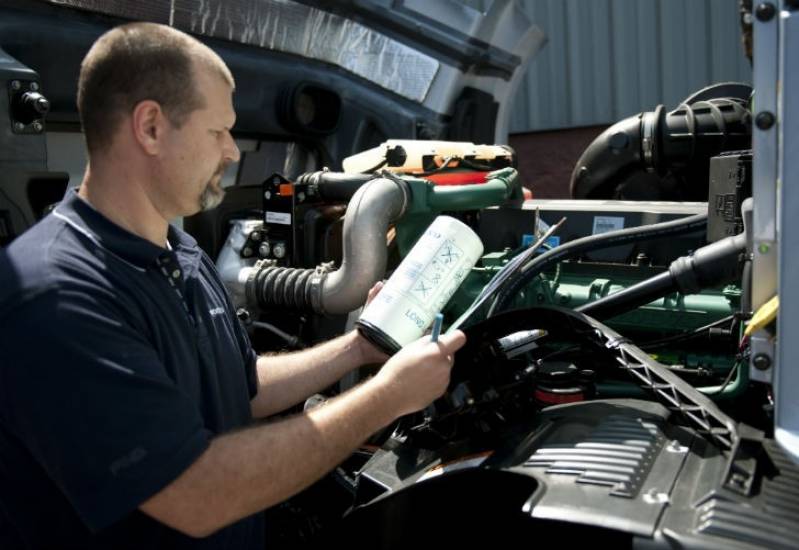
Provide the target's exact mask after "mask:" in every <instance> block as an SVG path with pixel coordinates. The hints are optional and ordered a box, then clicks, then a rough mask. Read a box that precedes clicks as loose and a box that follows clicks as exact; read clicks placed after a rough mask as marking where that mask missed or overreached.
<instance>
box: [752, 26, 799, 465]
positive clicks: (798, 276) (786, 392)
mask: <svg viewBox="0 0 799 550" xmlns="http://www.w3.org/2000/svg"><path fill="white" fill-rule="evenodd" d="M780 26H781V28H780V42H781V45H780V46H781V47H780V61H779V64H780V82H781V83H782V89H781V90H778V92H777V93H778V94H779V95H778V105H779V107H778V110H779V115H778V124H777V127H778V132H779V136H778V143H779V146H778V147H779V148H778V159H779V162H778V165H779V174H778V176H779V181H780V182H781V185H779V186H778V189H779V206H778V211H777V215H778V219H779V229H778V241H779V264H778V265H779V296H780V318H779V323H778V329H777V330H778V332H777V364H776V368H775V372H774V382H775V383H774V393H775V399H776V402H775V405H776V411H775V412H776V414H775V438H776V439H777V442H778V443H780V444H781V445H782V446H783V448H785V450H786V451H787V452H788V453H789V454H790V455H791V456H792V457H793V459H794V460H795V461H799V399H797V388H799V362H798V359H797V358H799V339H797V337H796V329H797V327H796V326H795V325H794V323H797V322H799V286H798V285H797V281H799V254H798V253H797V251H799V223H797V213H799V154H798V153H799V101H796V98H797V97H799V71H797V69H799V11H792V12H789V11H783V12H782V17H781V19H780ZM759 93H760V92H759V90H758V94H759ZM755 284H756V285H757V282H755Z"/></svg>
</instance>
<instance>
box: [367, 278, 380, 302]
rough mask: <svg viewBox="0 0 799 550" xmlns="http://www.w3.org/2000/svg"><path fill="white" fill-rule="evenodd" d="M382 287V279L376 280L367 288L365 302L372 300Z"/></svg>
mask: <svg viewBox="0 0 799 550" xmlns="http://www.w3.org/2000/svg"><path fill="white" fill-rule="evenodd" d="M382 288H383V281H377V282H376V283H375V284H374V285H373V286H372V288H370V289H369V292H367V293H366V303H367V304H369V302H371V301H372V300H374V299H375V296H377V293H378V292H380V291H381V290H382Z"/></svg>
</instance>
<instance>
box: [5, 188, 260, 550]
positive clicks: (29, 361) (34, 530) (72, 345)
mask: <svg viewBox="0 0 799 550" xmlns="http://www.w3.org/2000/svg"><path fill="white" fill-rule="evenodd" d="M168 238H169V243H170V245H171V250H169V249H167V248H161V247H159V246H156V245H154V244H152V243H150V242H149V241H146V240H144V239H142V238H140V237H138V236H136V235H133V234H132V233H129V232H128V231H126V230H125V229H123V228H121V227H119V226H117V225H116V224H114V223H113V222H111V221H110V220H108V219H107V218H105V217H104V216H103V215H101V214H100V213H99V212H97V211H96V210H95V209H94V208H92V207H91V206H90V205H89V204H88V203H86V202H85V201H84V200H82V199H81V198H80V197H78V195H77V193H75V192H74V191H70V192H69V193H68V194H67V197H66V198H65V199H64V201H63V202H62V203H61V204H60V205H59V206H58V207H57V208H56V209H55V211H54V212H53V213H51V214H50V215H49V216H47V217H46V218H45V219H44V220H42V221H41V222H40V223H39V224H37V225H36V226H34V227H33V228H31V229H30V230H29V231H28V232H26V233H25V234H23V235H22V236H20V237H19V238H18V239H17V240H16V241H14V242H13V243H12V244H11V245H10V246H9V247H8V248H7V249H5V250H2V249H0V547H2V548H115V549H116V548H147V549H151V548H236V549H247V548H262V547H263V523H262V518H261V517H260V515H257V516H253V517H251V518H247V519H245V520H242V521H240V522H238V523H236V524H234V525H232V526H230V527H228V528H226V529H223V530H221V531H220V532H218V533H216V534H214V535H212V536H211V537H208V538H205V539H192V538H190V537H186V536H184V535H182V534H180V533H179V532H177V531H174V530H172V529H170V528H168V527H166V526H164V525H162V524H160V523H158V522H156V521H154V520H152V519H151V518H149V517H148V516H146V515H145V514H143V513H141V512H139V511H137V508H138V506H139V505H140V504H141V503H142V502H144V501H145V500H147V499H148V498H149V497H151V496H153V495H154V494H156V493H157V492H158V491H159V490H161V489H162V488H164V487H165V486H166V485H168V484H169V483H170V482H171V481H173V480H174V479H175V478H177V477H178V476H179V475H180V474H181V473H182V472H183V471H184V470H186V468H188V467H189V466H190V465H191V464H192V463H193V462H194V461H195V460H196V459H197V458H198V457H199V456H200V455H201V454H202V453H203V452H204V451H205V450H206V449H207V447H208V445H209V441H210V439H211V438H212V437H213V436H214V435H216V434H221V433H224V432H228V431H230V430H233V429H236V428H240V427H242V426H245V425H247V424H248V423H250V422H251V420H252V418H251V413H250V399H251V398H252V397H254V395H255V393H256V391H257V379H256V375H255V359H256V357H255V353H254V351H253V350H252V348H251V346H250V342H249V339H248V338H247V335H246V333H245V332H244V331H243V329H242V327H241V326H240V324H239V322H238V320H237V318H236V316H235V312H234V310H233V307H232V305H231V303H230V300H229V298H228V296H227V294H226V292H225V289H224V286H223V285H222V282H221V281H220V279H219V277H218V274H217V272H216V270H215V268H214V265H213V263H212V262H211V261H210V259H209V258H208V257H207V256H206V255H205V254H204V253H203V252H202V250H200V248H199V247H198V246H197V243H196V242H195V241H194V239H192V238H191V237H190V236H189V235H188V234H186V233H184V232H183V231H181V230H178V229H176V228H172V227H171V228H170V230H169V237H168Z"/></svg>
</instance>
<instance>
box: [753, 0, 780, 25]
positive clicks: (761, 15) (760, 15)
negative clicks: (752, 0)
mask: <svg viewBox="0 0 799 550" xmlns="http://www.w3.org/2000/svg"><path fill="white" fill-rule="evenodd" d="M776 13H777V8H775V7H774V4H772V3H771V2H763V3H762V4H758V6H757V8H755V17H757V19H758V21H770V20H771V19H772V18H773V17H774V14H776Z"/></svg>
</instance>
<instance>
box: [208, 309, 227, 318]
mask: <svg viewBox="0 0 799 550" xmlns="http://www.w3.org/2000/svg"><path fill="white" fill-rule="evenodd" d="M208 313H210V314H211V317H214V316H216V315H224V314H225V308H223V307H215V308H214V309H211V310H208Z"/></svg>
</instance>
